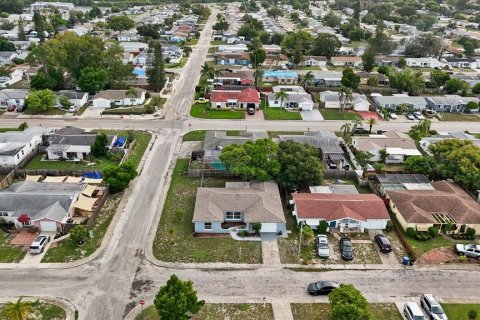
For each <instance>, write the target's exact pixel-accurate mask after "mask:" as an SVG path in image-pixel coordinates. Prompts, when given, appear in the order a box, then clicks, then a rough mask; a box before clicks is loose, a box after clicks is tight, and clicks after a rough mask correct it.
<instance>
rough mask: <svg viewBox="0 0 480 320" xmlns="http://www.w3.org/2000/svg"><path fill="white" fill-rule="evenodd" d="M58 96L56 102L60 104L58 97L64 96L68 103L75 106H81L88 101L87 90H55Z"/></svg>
mask: <svg viewBox="0 0 480 320" xmlns="http://www.w3.org/2000/svg"><path fill="white" fill-rule="evenodd" d="M55 94H56V95H57V96H58V101H57V104H58V105H60V102H59V101H60V98H62V97H65V98H67V99H68V100H69V101H70V103H71V104H72V105H73V106H75V107H79V108H80V107H82V106H83V105H85V104H86V103H87V102H88V92H81V91H75V90H60V91H58V92H55Z"/></svg>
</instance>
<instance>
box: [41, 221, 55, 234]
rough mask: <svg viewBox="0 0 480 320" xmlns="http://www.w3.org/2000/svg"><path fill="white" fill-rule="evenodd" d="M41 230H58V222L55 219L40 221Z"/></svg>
mask: <svg viewBox="0 0 480 320" xmlns="http://www.w3.org/2000/svg"><path fill="white" fill-rule="evenodd" d="M40 231H50V232H56V231H57V223H56V222H55V221H40Z"/></svg>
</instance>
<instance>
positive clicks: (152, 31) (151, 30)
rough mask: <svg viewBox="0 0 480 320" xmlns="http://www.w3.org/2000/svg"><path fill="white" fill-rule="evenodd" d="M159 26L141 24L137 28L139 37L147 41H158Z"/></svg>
mask: <svg viewBox="0 0 480 320" xmlns="http://www.w3.org/2000/svg"><path fill="white" fill-rule="evenodd" d="M159 29H160V26H159V25H158V24H142V25H139V26H138V27H137V32H138V34H139V35H141V36H142V37H145V38H149V39H160V32H159V31H158V30H159Z"/></svg>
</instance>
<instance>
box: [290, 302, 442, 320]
mask: <svg viewBox="0 0 480 320" xmlns="http://www.w3.org/2000/svg"><path fill="white" fill-rule="evenodd" d="M290 306H291V308H292V314H293V319H294V320H329V319H330V305H329V304H328V303H291V304H290ZM370 312H371V315H372V320H402V319H403V318H402V315H401V314H400V312H399V311H398V309H397V307H396V306H395V304H393V303H372V304H370ZM449 319H450V318H449ZM352 320H353V319H352Z"/></svg>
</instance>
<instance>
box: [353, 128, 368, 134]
mask: <svg viewBox="0 0 480 320" xmlns="http://www.w3.org/2000/svg"><path fill="white" fill-rule="evenodd" d="M369 133H370V131H368V130H367V129H365V128H362V127H358V128H355V130H353V134H369Z"/></svg>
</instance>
